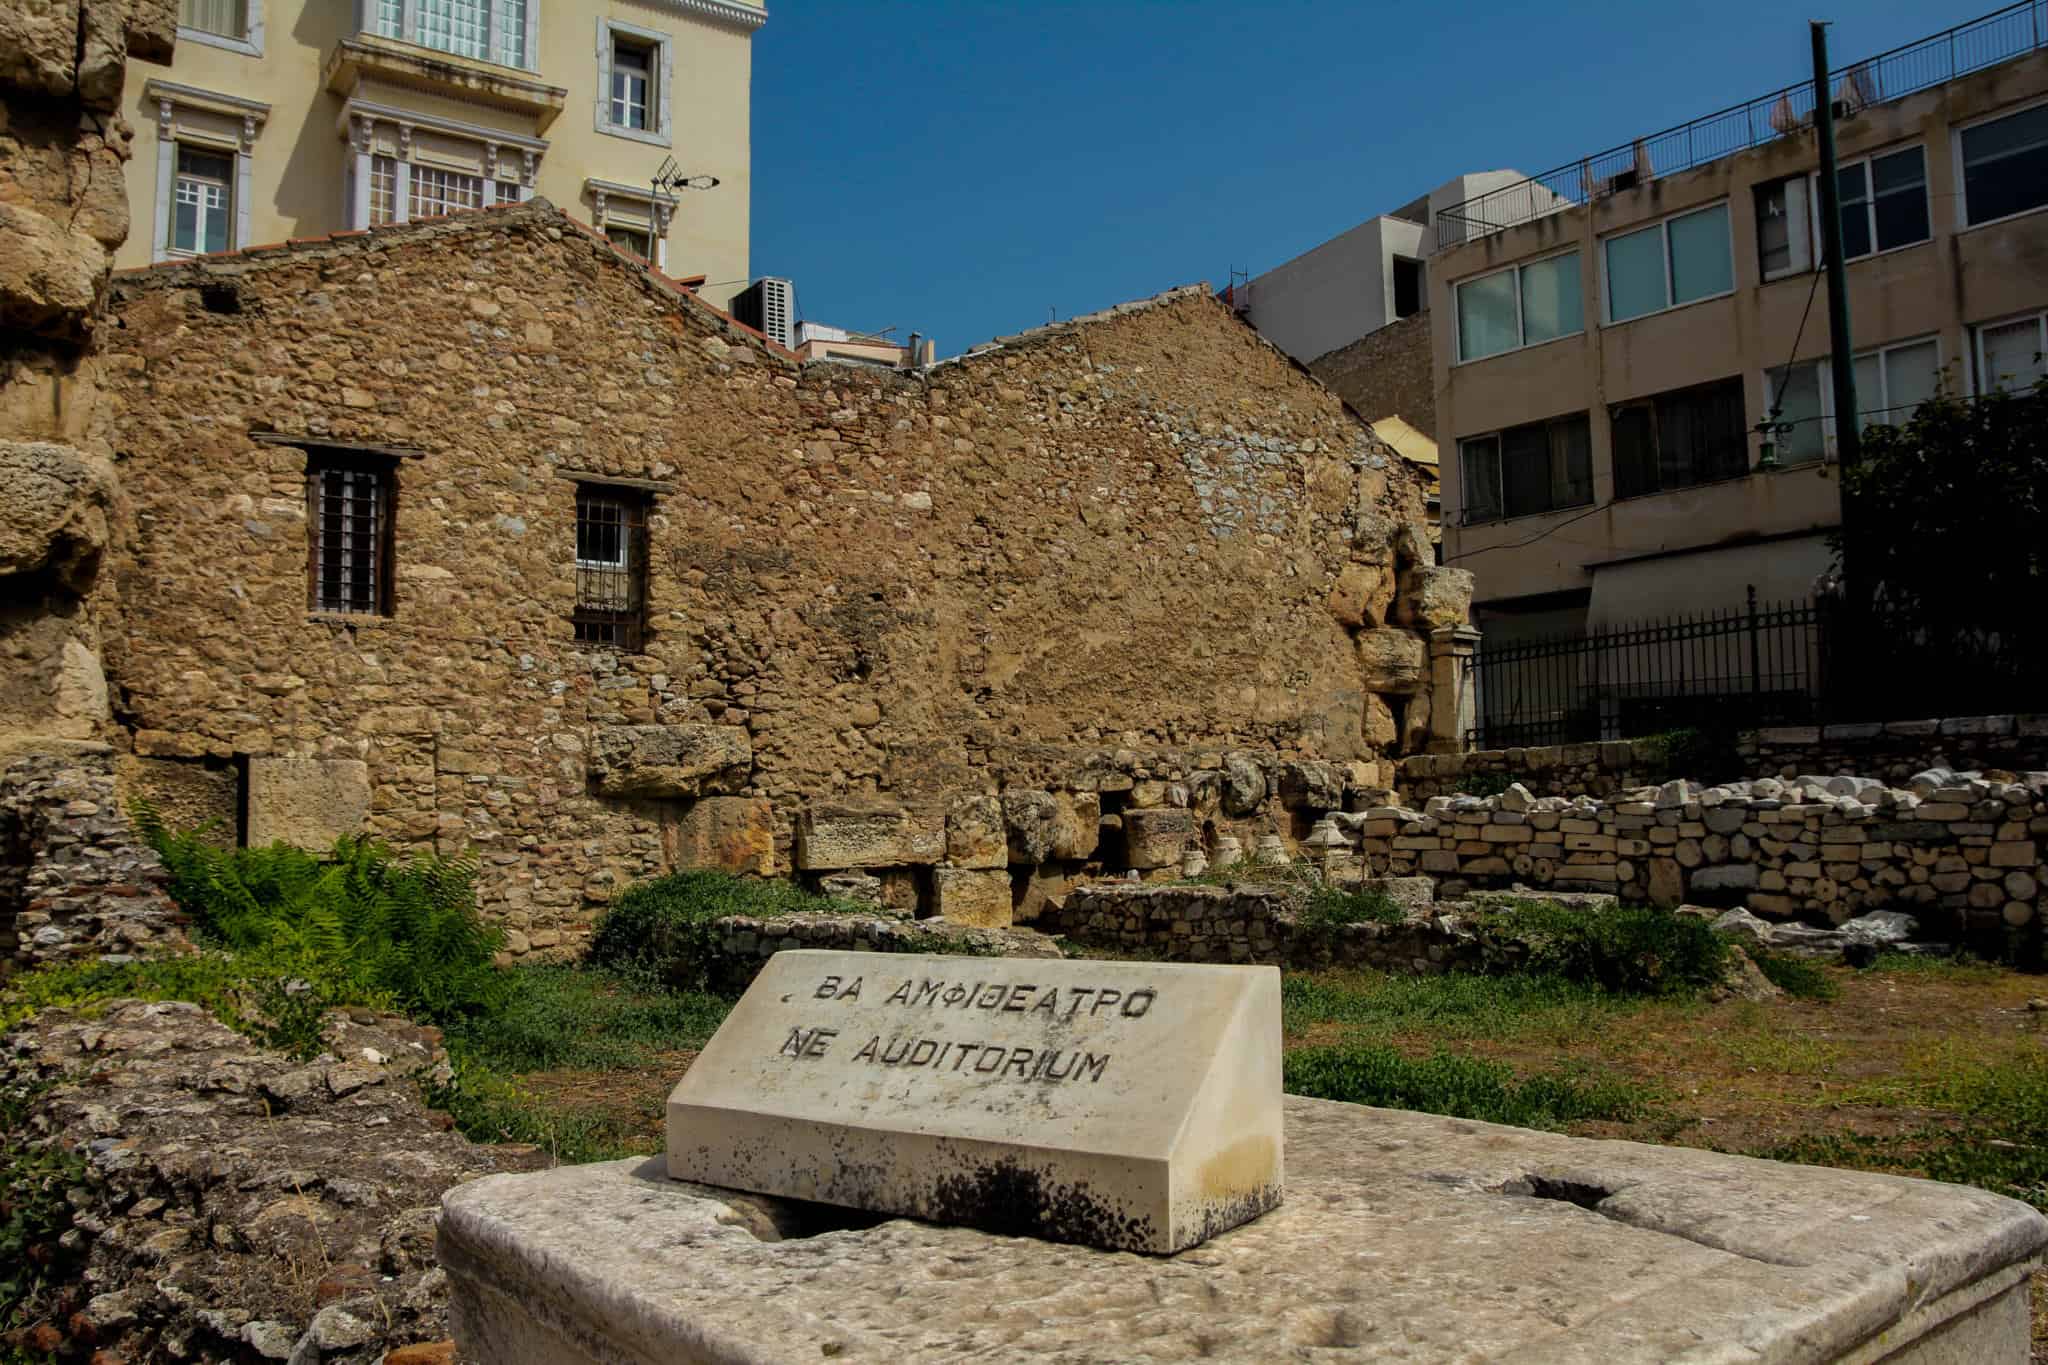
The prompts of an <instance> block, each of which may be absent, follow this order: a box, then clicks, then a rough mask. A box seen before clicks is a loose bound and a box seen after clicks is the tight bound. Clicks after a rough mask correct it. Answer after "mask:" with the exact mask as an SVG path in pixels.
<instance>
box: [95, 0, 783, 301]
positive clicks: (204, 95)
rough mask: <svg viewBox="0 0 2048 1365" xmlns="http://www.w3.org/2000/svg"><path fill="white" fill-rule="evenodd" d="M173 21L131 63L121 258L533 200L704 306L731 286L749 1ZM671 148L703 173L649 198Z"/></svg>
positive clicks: (229, 13)
mask: <svg viewBox="0 0 2048 1365" xmlns="http://www.w3.org/2000/svg"><path fill="white" fill-rule="evenodd" d="M179 17H180V24H179V28H178V42H177V48H176V55H175V58H174V59H173V61H172V63H171V64H170V65H168V66H158V65H154V64H152V63H149V62H143V61H138V62H135V63H134V64H133V65H132V66H131V68H130V71H129V75H128V87H127V90H126V92H125V94H124V96H123V100H124V103H125V104H126V106H127V110H128V115H129V119H130V121H131V122H132V123H133V124H134V125H135V127H136V128H137V129H138V130H140V134H139V136H138V138H137V145H136V149H135V156H134V157H133V159H132V160H130V161H129V163H128V168H127V178H128V200H129V205H130V208H131V211H132V213H133V214H134V217H135V221H136V230H135V231H134V232H133V233H131V234H130V235H129V238H128V243H127V245H126V246H125V247H124V248H123V249H122V251H121V253H120V256H119V258H118V261H117V263H118V264H119V265H122V266H130V265H141V264H145V263H147V262H150V261H153V260H165V259H169V258H172V257H175V256H179V255H188V254H199V253H204V252H209V251H230V250H236V249H239V248H243V247H247V246H251V245H255V244H258V243H263V242H276V241H283V240H285V239H287V238H291V237H308V236H314V235H319V234H323V233H329V232H335V231H340V230H343V229H348V228H362V227H368V226H370V225H373V224H381V223H391V222H406V221H409V220H410V219H413V218H424V217H429V216H433V215H436V214H442V213H447V212H450V211H452V210H455V209H464V208H481V207H485V206H488V205H491V204H495V203H501V202H504V201H506V200H511V199H529V198H533V197H535V196H537V195H538V196H545V197H546V198H548V199H550V200H552V201H554V202H555V203H557V204H559V205H562V206H563V207H564V208H566V209H568V210H569V212H571V213H572V214H574V215H575V216H577V217H579V218H582V219H584V220H586V221H588V222H590V223H593V224H595V225H596V226H597V227H599V228H600V229H602V230H603V231H604V233H605V234H606V235H607V236H609V237H610V238H611V239H612V240H613V242H614V243H615V244H617V245H618V246H620V247H622V248H623V249H625V250H627V251H629V252H631V253H633V254H635V255H637V256H640V257H642V258H643V259H647V260H649V261H651V262H653V263H654V264H655V265H656V266H658V267H660V268H662V269H664V270H666V271H668V272H669V273H671V274H695V275H703V276H704V277H705V279H706V280H707V281H708V283H706V284H705V286H704V296H705V298H706V299H707V300H709V301H710V302H712V303H716V304H721V305H722V304H723V303H725V301H726V300H727V299H728V298H729V297H730V296H731V295H732V294H733V293H734V292H735V291H736V290H737V289H738V288H739V287H740V286H741V285H742V284H744V283H745V281H746V277H747V231H748V222H747V212H748V198H749V183H750V182H749V170H748V159H749V146H748V138H749V105H750V96H749V91H750V85H751V79H752V77H751V64H750V63H751V46H752V43H751V40H752V35H753V32H754V30H755V29H757V28H759V27H760V26H761V25H762V24H763V23H765V22H766V21H767V17H768V15H767V11H766V9H764V8H763V7H761V6H760V5H759V4H757V3H754V2H753V0H597V3H571V0H181V8H180V15H179ZM671 156H673V157H674V158H675V161H676V168H677V169H678V170H680V171H681V172H682V173H683V174H684V175H688V176H694V177H706V178H716V180H717V182H718V183H717V185H716V187H715V188H707V189H704V190H701V191H698V190H690V191H685V192H682V193H681V194H679V195H675V196H663V195H661V194H658V193H657V192H656V191H655V190H654V188H653V184H652V182H653V179H654V177H655V174H656V172H657V170H658V169H660V167H661V166H662V163H663V162H664V160H666V159H667V158H669V157H671ZM699 183H703V182H702V181H700V182H699ZM145 225H146V226H145Z"/></svg>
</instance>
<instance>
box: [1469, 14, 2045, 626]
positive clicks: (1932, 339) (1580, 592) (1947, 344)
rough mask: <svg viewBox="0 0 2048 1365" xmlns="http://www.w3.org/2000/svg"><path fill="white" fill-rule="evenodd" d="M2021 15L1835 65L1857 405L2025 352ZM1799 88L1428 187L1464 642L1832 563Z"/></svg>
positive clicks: (1801, 584)
mask: <svg viewBox="0 0 2048 1365" xmlns="http://www.w3.org/2000/svg"><path fill="white" fill-rule="evenodd" d="M2044 19H2048V6H2044V5H2043V4H2041V3H2040V0H2034V3H2032V4H2025V3H2023V4H2019V5H2015V6H2012V7H2010V8H2009V9H2006V10H2002V11H2000V12H1998V13H1997V14H1994V15H1991V16H1987V17H1986V18H1984V19H1982V20H1979V21H1975V22H1974V23H1972V24H1970V25H1966V26H1964V28H1963V29H1960V30H1958V31H1957V32H1956V34H1955V35H1953V36H1952V35H1949V34H1943V35H1939V36H1938V37H1937V38H1936V39H1932V40H1929V41H1927V42H1924V43H1920V44H1915V45H1914V46H1912V47H1910V48H1907V49H1902V50H1901V51H1899V52H1897V53H1892V54H1887V55H1886V56H1885V57H1882V58H1879V59H1875V60H1873V61H1871V62H1867V63H1863V64H1860V65H1858V66H1856V67H1853V68H1851V69H1849V70H1848V71H1846V72H1841V73H1837V76H1836V78H1835V79H1836V83H1837V84H1836V89H1835V91H1834V101H1835V104H1836V108H1837V111H1838V116H1837V125H1836V126H1837V141H1838V145H1839V151H1840V184H1841V190H1842V217H1843V230H1844V243H1845V246H1844V254H1845V256H1846V257H1848V258H1849V259H1848V260H1847V274H1848V281H1849V291H1850V316H1851V329H1852V335H1853V338H1854V346H1853V355H1854V364H1855V371H1854V373H1855V377H1856V384H1857V389H1858V393H1859V400H1858V401H1859V408H1860V411H1861V412H1862V414H1863V415H1864V418H1865V420H1866V421H1881V420H1884V419H1885V418H1887V417H1897V416H1899V415H1902V414H1904V413H1907V412H1909V411H1910V410H1911V409H1912V408H1913V407H1914V406H1915V405H1916V404H1917V403H1919V402H1920V401H1921V400H1923V399H1925V398H1926V397H1928V396H1929V395H1931V394H1932V393H1934V392H1935V390H1936V387H1937V385H1938V384H1942V383H1946V384H1947V385H1949V386H1950V387H1951V388H1952V389H1954V390H1957V391H1962V392H1973V393H1981V392H1983V391H1985V390H1987V389H1989V388H1992V387H1994V386H2001V385H2011V384H2016V383H2021V382H2026V381H2029V380H2031V379H2032V378H2033V377H2035V376H2038V375H2040V374H2041V373H2042V359H2041V353H2042V350H2043V346H2044V336H2043V329H2044V326H2048V212H2044V211H2048V50H2043V47H2042V44H2043V43H2044V41H2048V23H2044V22H2043V21H2044ZM1811 110H1812V96H1811V88H1810V86H1808V87H1804V88H1801V87H1792V88H1788V89H1786V90H1783V91H1779V92H1776V93H1774V94H1772V95H1768V96H1765V97H1763V98H1762V99H1759V100H1756V101H1752V102H1751V103H1750V104H1749V105H1746V106H1740V107H1738V108H1735V109H1733V110H1729V111H1725V112H1723V113H1721V114H1717V115H1713V116H1711V117H1710V118H1708V119H1703V120H1699V121H1697V122H1695V123H1693V124H1689V125H1686V126H1684V127H1682V128H1679V129H1675V130H1672V131H1671V132H1670V133H1667V134H1660V135H1658V136H1657V137H1655V138H1650V139H1643V140H1639V141H1637V142H1635V143H1633V144H1630V145H1629V146H1626V147H1622V148H1617V149H1616V150H1615V151H1614V152H1611V153H1607V154H1605V155H1604V156H1602V157H1598V158H1589V159H1587V160H1586V161H1583V162H1579V163H1575V164H1573V165H1571V166H1568V167H1565V168H1562V169H1561V170H1559V171H1557V172H1553V173H1551V174H1550V175H1547V176H1544V177H1540V178H1539V181H1540V183H1538V182H1530V183H1529V184H1525V185H1521V186H1511V187H1507V188H1505V189H1501V190H1496V191H1493V192H1491V193H1488V194H1482V195H1480V196H1478V197H1477V198H1476V199H1474V200H1472V201H1470V202H1468V203H1465V204H1459V205H1452V206H1449V207H1447V208H1446V209H1445V210H1443V211H1441V212H1440V213H1439V214H1437V215H1436V217H1437V220H1438V223H1439V225H1441V226H1443V227H1445V228H1446V229H1447V230H1448V233H1447V235H1449V236H1452V237H1455V236H1457V235H1462V236H1464V237H1465V238H1466V240H1463V241H1447V242H1446V243H1444V244H1442V245H1441V246H1440V248H1439V250H1438V251H1437V252H1436V253H1435V254H1434V255H1433V256H1432V257H1431V258H1430V274H1431V295H1432V300H1433V304H1434V307H1433V309H1432V311H1433V313H1434V315H1435V317H1436V318H1437V319H1438V325H1436V326H1435V327H1434V328H1433V329H1432V330H1433V342H1432V344H1433V346H1434V352H1435V354H1434V361H1433V366H1432V368H1433V374H1434V385H1435V397H1436V412H1437V434H1438V441H1439V445H1440V447H1441V451H1442V455H1443V459H1444V470H1443V495H1444V523H1445V531H1444V547H1445V562H1446V563H1448V564H1452V565H1456V566H1459V567H1463V568H1469V569H1472V570H1474V571H1475V572H1476V574H1477V576H1478V595H1477V602H1476V608H1477V610H1476V611H1475V617H1476V618H1477V621H1478V623H1479V624H1480V625H1481V626H1482V627H1483V628H1484V629H1485V630H1486V632H1487V639H1488V642H1489V643H1493V642H1495V641H1500V642H1503V643H1505V642H1510V641H1512V640H1514V639H1517V638H1525V637H1528V636H1531V635H1539V634H1550V633H1556V632H1562V631H1573V630H1578V629H1582V628H1586V627H1599V626H1607V625H1614V624H1617V623H1623V622H1629V621H1636V620H1641V619H1644V618H1649V617H1661V616H1667V615H1670V614H1672V613H1676V612H1696V611H1703V610H1715V609H1727V608H1734V607H1739V606H1741V605H1742V603H1743V601H1744V597H1745V591H1746V589H1747V588H1748V587H1749V586H1751V585H1754V586H1755V587H1756V589H1757V591H1758V594H1759V596H1760V597H1762V598H1763V599H1764V600H1766V601H1771V600H1780V601H1783V600H1794V599H1804V598H1806V597H1808V596H1809V595H1810V592H1811V589H1812V586H1813V583H1814V580H1815V578H1816V577H1817V576H1818V575H1820V574H1822V573H1823V572H1824V571H1825V570H1826V569H1827V568H1828V567H1829V565H1830V562H1831V552H1830V550H1829V548H1828V543H1827V541H1828V536H1829V534H1830V532H1832V531H1833V530H1835V529H1836V528H1837V526H1838V525H1839V523H1840V518H1841V503H1840V497H1839V479H1838V468H1837V465H1836V463H1835V457H1834V435H1833V413H1832V397H1831V394H1830V382H1829V370H1828V365H1829V363H1830V356H1831V354H1832V353H1833V352H1834V351H1835V350H1836V349H1837V348H1836V347H1835V345H1834V343H1833V341H1832V340H1831V338H1830V337H1829V333H1828V321H1827V303H1826V298H1825V295H1824V288H1825V286H1824V284H1823V283H1822V282H1821V274H1822V272H1820V271H1819V270H1818V269H1817V266H1816V263H1817V262H1818V260H1819V258H1820V253H1819V251H1818V249H1817V247H1816V243H1817V241H1818V235H1817V234H1818V223H1819V217H1818V214H1819V210H1818V207H1817V204H1818V193H1817V191H1816V188H1815V174H1814V171H1815V167H1816V166H1817V164H1818V153H1817V150H1816V139H1815V135H1814V133H1813V130H1812V119H1811ZM1731 142H1733V143H1734V144H1735V145H1737V146H1739V147H1741V148H1742V150H1740V151H1737V152H1735V153H1733V154H1727V155H1720V156H1718V157H1714V158H1711V159H1710V158H1708V157H1705V156H1701V157H1699V158H1697V159H1694V158H1692V157H1691V156H1689V155H1688V153H1687V151H1686V148H1687V147H1688V145H1690V146H1694V147H1715V148H1722V149H1725V148H1727V147H1728V146H1729V145H1730V144H1731ZM1559 196H1565V197H1575V198H1576V200H1577V202H1575V203H1573V204H1572V205H1571V206H1570V207H1568V208H1564V209H1558V208H1557V207H1556V206H1555V201H1556V199H1557V198H1558V197H1559ZM1774 408H1776V409H1777V410H1778V413H1779V415H1778V418H1777V421H1778V422H1779V423H1782V424H1783V425H1782V426H1781V427H1780V428H1779V429H1778V430H1775V431H1768V432H1764V433H1761V434H1760V433H1759V432H1758V431H1757V430H1756V428H1757V426H1758V424H1759V423H1760V422H1762V421H1763V420H1764V419H1765V417H1766V414H1767V413H1769V412H1771V411H1772V410H1773V409H1774ZM1767 442H1768V444H1769V446H1770V450H1769V452H1768V455H1769V458H1766V451H1765V448H1764V447H1765V445H1766V443H1767Z"/></svg>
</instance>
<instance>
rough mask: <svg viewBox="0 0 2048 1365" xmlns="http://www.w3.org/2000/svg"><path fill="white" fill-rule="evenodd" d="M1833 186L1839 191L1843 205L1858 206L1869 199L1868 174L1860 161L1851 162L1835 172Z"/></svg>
mask: <svg viewBox="0 0 2048 1365" xmlns="http://www.w3.org/2000/svg"><path fill="white" fill-rule="evenodd" d="M1835 184H1836V185H1837V186H1839V187H1840V189H1841V193H1842V202H1843V203H1844V204H1860V203H1862V202H1863V201H1864V200H1865V199H1868V198H1869V197H1870V177H1869V172H1868V169H1867V168H1866V167H1865V166H1864V164H1863V163H1862V162H1861V161H1857V162H1852V163H1851V164H1849V165H1847V166H1844V167H1842V168H1841V169H1840V170H1839V171H1837V172H1836V173H1835Z"/></svg>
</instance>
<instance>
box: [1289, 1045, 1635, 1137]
mask: <svg viewBox="0 0 2048 1365" xmlns="http://www.w3.org/2000/svg"><path fill="white" fill-rule="evenodd" d="M1284 1077H1285V1083H1286V1086H1287V1089H1288V1091H1289V1092H1290V1093H1292V1094H1296V1095H1308V1096H1312V1097H1314V1098H1317V1099H1325V1100H1344V1101H1347V1102H1349V1103H1352V1104H1372V1105H1379V1106H1381V1107H1383V1108H1389V1109H1415V1110H1420V1111H1421V1112H1423V1113H1427V1114H1448V1115H1450V1116H1452V1117H1454V1118H1467V1119H1480V1120H1483V1121H1485V1122H1488V1123H1511V1124H1516V1125H1518V1126H1520V1127H1524V1128H1560V1127H1562V1126H1564V1125H1565V1124H1567V1123H1576V1122H1579V1121H1581V1120H1586V1119H1620V1120H1628V1119H1633V1118H1635V1117H1636V1116H1637V1115H1638V1114H1640V1113H1641V1112H1642V1110H1643V1108H1644V1099H1643V1095H1642V1092H1641V1091H1640V1090H1639V1089H1637V1088H1636V1087H1634V1086H1631V1085H1628V1084H1625V1083H1623V1082H1620V1081H1591V1082H1587V1081H1580V1080H1577V1079H1574V1078H1573V1077H1571V1076H1568V1075H1565V1074H1564V1073H1561V1072H1548V1073H1544V1074H1542V1075H1536V1076H1531V1077H1529V1078H1528V1079H1526V1080H1519V1081H1518V1080H1516V1079H1515V1074H1514V1072H1513V1071H1512V1070H1510V1069H1509V1068H1508V1067H1506V1066H1503V1065H1502V1064H1500V1063H1499V1062H1489V1061H1484V1060H1481V1059H1479V1058H1476V1057H1460V1056H1457V1055H1455V1054H1453V1053H1449V1052H1439V1053H1437V1054H1435V1055H1434V1056H1431V1057H1424V1058H1415V1057H1409V1056H1407V1055H1406V1054H1404V1053H1401V1052H1399V1051H1397V1050H1395V1049H1394V1048H1391V1047H1386V1046H1382V1045H1380V1044H1375V1043H1350V1044H1344V1045H1340V1046H1334V1047H1311V1048H1302V1049H1299V1050H1297V1051H1295V1052H1290V1053H1288V1054H1287V1059H1286V1063H1285V1070H1284Z"/></svg>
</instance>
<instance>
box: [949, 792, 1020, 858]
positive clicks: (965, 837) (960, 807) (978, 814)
mask: <svg viewBox="0 0 2048 1365" xmlns="http://www.w3.org/2000/svg"><path fill="white" fill-rule="evenodd" d="M946 861H947V862H950V863H952V864H953V865H954V866H955V867H1007V866H1008V865H1009V862H1010V848H1009V840H1008V836H1007V834H1006V833H1005V831H1004V825H1003V803H1002V800H1001V798H999V797H995V796H988V795H982V796H969V797H966V798H964V799H962V800H960V801H956V802H955V803H954V804H953V807H952V809H951V810H948V811H947V812H946Z"/></svg>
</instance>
